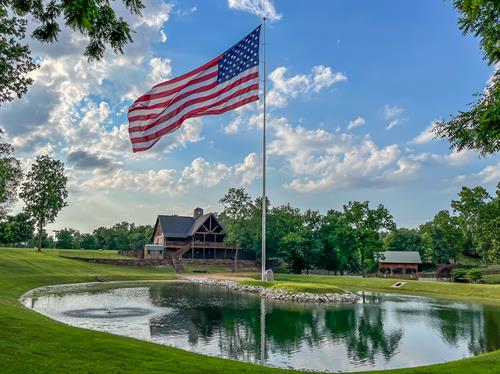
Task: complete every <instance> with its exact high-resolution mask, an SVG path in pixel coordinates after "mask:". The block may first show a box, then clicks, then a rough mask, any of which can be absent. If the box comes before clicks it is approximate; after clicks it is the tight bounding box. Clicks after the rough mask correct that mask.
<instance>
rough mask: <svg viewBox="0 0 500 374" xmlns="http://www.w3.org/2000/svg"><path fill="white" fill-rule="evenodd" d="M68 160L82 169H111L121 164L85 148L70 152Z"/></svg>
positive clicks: (70, 163)
mask: <svg viewBox="0 0 500 374" xmlns="http://www.w3.org/2000/svg"><path fill="white" fill-rule="evenodd" d="M67 161H68V164H69V165H71V166H73V167H74V168H76V169H81V170H94V169H106V170H109V169H112V168H115V167H118V166H119V165H118V164H117V163H115V162H114V161H113V160H112V159H110V158H106V157H99V156H97V155H94V154H92V153H90V152H87V151H85V150H79V151H74V152H70V153H69V154H68V157H67Z"/></svg>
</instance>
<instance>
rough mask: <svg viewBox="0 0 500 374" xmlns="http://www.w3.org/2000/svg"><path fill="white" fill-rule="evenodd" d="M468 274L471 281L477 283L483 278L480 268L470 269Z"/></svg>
mask: <svg viewBox="0 0 500 374" xmlns="http://www.w3.org/2000/svg"><path fill="white" fill-rule="evenodd" d="M467 276H468V277H469V279H470V280H471V281H473V282H474V283H476V282H477V281H478V280H480V279H481V278H483V273H482V272H481V270H479V269H470V270H469V272H468V273H467Z"/></svg>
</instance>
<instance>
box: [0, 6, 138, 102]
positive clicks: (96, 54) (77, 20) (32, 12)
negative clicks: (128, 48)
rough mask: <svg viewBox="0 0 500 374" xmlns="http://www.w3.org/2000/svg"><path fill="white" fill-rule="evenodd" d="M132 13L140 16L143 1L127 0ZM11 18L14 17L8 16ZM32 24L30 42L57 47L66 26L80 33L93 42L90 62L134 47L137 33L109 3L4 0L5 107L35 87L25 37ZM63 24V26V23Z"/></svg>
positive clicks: (1, 57)
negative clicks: (134, 35)
mask: <svg viewBox="0 0 500 374" xmlns="http://www.w3.org/2000/svg"><path fill="white" fill-rule="evenodd" d="M122 2H123V4H124V5H125V7H126V8H127V9H128V10H129V11H130V12H131V13H132V14H137V15H140V14H141V10H142V9H143V8H144V5H143V3H142V0H122ZM9 15H10V16H9ZM28 19H29V22H31V23H33V29H34V30H33V32H32V34H31V37H32V38H34V39H35V40H38V41H40V42H42V43H54V42H56V41H57V40H58V37H59V35H60V33H61V26H62V24H63V22H64V25H66V26H67V27H69V28H71V29H73V30H75V31H77V32H79V33H81V34H82V35H84V36H85V37H86V39H87V40H88V44H87V46H86V48H85V52H84V55H85V56H86V57H87V58H88V59H89V61H93V60H100V59H102V57H103V56H104V52H105V50H106V45H109V46H110V47H111V49H112V50H113V52H114V53H117V54H118V53H123V47H124V46H125V45H126V44H127V43H129V42H132V32H133V31H132V30H131V29H130V26H129V25H128V24H127V22H125V21H124V20H123V18H122V17H117V15H116V13H115V11H114V10H113V8H112V7H111V5H110V2H109V1H108V0H92V1H66V0H51V1H43V0H2V1H0V103H1V102H3V101H6V100H12V98H13V95H14V94H15V95H17V96H18V97H21V96H22V95H23V94H24V93H26V91H27V87H28V86H29V85H30V84H31V83H32V80H31V79H30V78H29V77H28V73H29V72H30V71H31V70H33V69H34V68H36V64H34V63H33V60H32V58H31V56H30V50H29V48H28V46H26V45H24V46H23V45H21V44H20V43H19V41H20V40H21V39H23V38H24V35H25V31H26V25H27V23H28V22H27V20H28ZM63 20H64V21H63Z"/></svg>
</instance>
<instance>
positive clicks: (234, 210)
mask: <svg viewBox="0 0 500 374" xmlns="http://www.w3.org/2000/svg"><path fill="white" fill-rule="evenodd" d="M219 203H220V204H222V206H223V207H224V209H223V211H222V212H221V214H219V218H220V219H221V221H222V223H223V224H224V226H225V228H226V237H225V238H224V242H225V243H227V244H230V245H233V246H234V247H236V253H235V256H234V268H233V271H236V265H237V261H238V251H239V250H240V249H242V248H245V249H250V248H253V247H254V243H253V241H254V238H255V231H256V227H255V225H252V221H254V219H253V215H254V213H255V206H254V205H253V203H252V199H251V197H250V195H248V193H247V192H246V191H245V189H244V188H230V189H229V191H228V192H227V193H226V194H225V195H224V196H223V197H222V198H221V199H220V200H219Z"/></svg>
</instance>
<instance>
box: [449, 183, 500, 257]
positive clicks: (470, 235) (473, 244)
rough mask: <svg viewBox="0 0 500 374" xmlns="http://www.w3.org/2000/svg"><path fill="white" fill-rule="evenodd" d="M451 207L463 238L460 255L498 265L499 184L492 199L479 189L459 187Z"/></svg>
mask: <svg viewBox="0 0 500 374" xmlns="http://www.w3.org/2000/svg"><path fill="white" fill-rule="evenodd" d="M458 195H459V199H458V200H453V201H452V202H451V206H452V208H453V210H454V212H456V213H458V217H457V219H458V223H459V225H460V227H461V229H462V233H463V237H464V243H465V244H464V251H465V252H466V253H467V254H469V255H476V256H480V257H481V258H482V259H483V261H485V262H489V263H500V183H499V184H498V185H497V192H496V196H495V197H491V196H490V195H489V194H488V192H487V191H486V190H485V189H484V188H483V187H474V188H468V187H462V190H461V191H460V193H459V194H458Z"/></svg>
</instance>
